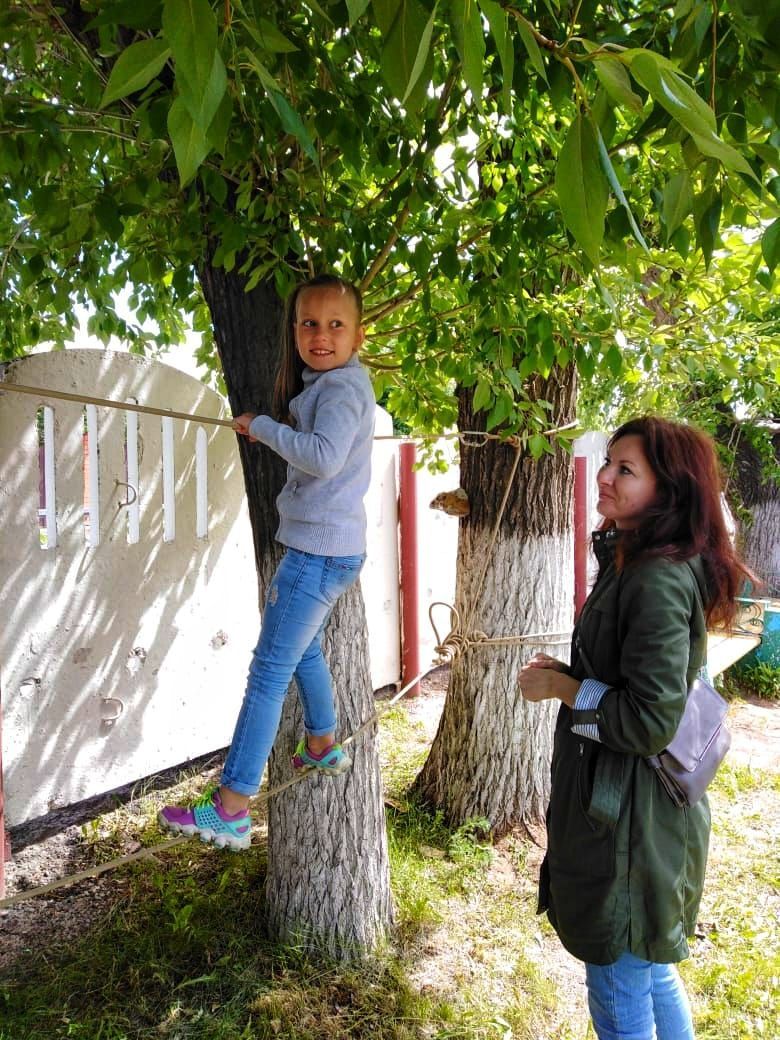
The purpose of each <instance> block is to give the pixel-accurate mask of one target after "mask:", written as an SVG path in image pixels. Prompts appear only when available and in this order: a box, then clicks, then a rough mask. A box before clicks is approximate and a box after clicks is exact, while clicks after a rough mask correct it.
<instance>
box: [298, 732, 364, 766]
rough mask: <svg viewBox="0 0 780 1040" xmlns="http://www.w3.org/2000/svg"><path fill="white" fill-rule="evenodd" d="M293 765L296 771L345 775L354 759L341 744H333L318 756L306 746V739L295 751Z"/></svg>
mask: <svg viewBox="0 0 780 1040" xmlns="http://www.w3.org/2000/svg"><path fill="white" fill-rule="evenodd" d="M292 764H293V766H294V768H295V769H319V770H320V772H321V773H333V774H334V775H335V774H338V773H343V772H345V770H347V769H349V767H350V766H351V765H352V759H351V758H350V757H349V755H348V754H347V753H346V751H344V750H343V748H342V747H341V744H331V745H330V747H326V748H325V750H324V751H321V752H320V753H319V754H318V755H317V754H315V753H314V752H313V751H310V750H309V748H308V747H307V746H306V738H305V737H304V738H303V740H302V741H301V742H300V744H299V745H298V747H297V748H296V749H295V754H294V755H293V760H292Z"/></svg>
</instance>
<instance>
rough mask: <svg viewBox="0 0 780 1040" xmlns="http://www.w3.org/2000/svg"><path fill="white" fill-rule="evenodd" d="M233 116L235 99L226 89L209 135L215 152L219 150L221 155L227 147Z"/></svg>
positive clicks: (212, 121)
mask: <svg viewBox="0 0 780 1040" xmlns="http://www.w3.org/2000/svg"><path fill="white" fill-rule="evenodd" d="M232 118H233V99H232V97H231V96H230V92H229V91H227V90H226V91H225V93H224V94H223V95H222V101H221V102H220V104H219V108H218V109H217V111H216V114H215V115H214V118H213V119H212V120H211V125H210V126H209V129H208V133H207V135H206V136H207V137H208V140H209V144H210V145H211V147H212V148H213V149H214V151H215V152H219V154H220V155H224V154H225V147H226V143H227V135H228V130H229V129H230V122H231V120H232Z"/></svg>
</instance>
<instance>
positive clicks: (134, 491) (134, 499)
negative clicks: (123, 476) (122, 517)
mask: <svg viewBox="0 0 780 1040" xmlns="http://www.w3.org/2000/svg"><path fill="white" fill-rule="evenodd" d="M114 484H115V485H116V486H117V487H118V488H120V487H123V488H127V501H126V502H120V503H119V505H118V506H117V509H125V508H127V506H132V505H134V504H135V503H136V502H137V501H138V489H137V488H135V487H133V485H132V484H128V483H127V481H125V480H115V481H114ZM131 492H132V495H133V497H132V498H130V494H131Z"/></svg>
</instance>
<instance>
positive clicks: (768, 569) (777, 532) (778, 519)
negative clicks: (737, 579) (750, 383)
mask: <svg viewBox="0 0 780 1040" xmlns="http://www.w3.org/2000/svg"><path fill="white" fill-rule="evenodd" d="M772 444H773V445H774V450H775V465H780V432H778V433H775V434H774V436H773V437H772ZM733 479H734V482H735V484H736V486H737V489H738V491H739V497H740V500H741V505H742V506H743V508H744V509H746V510H747V511H748V512H749V513H750V520H749V521H747V522H745V521H743V522H742V523H741V524H740V534H739V547H740V550H741V552H742V554H743V555H744V557H745V560H746V561H747V563H748V564H749V566H750V567H751V568H752V569H753V570H754V571H755V573H756V574H757V575H758V576H759V577H760V578H761V579H762V580H763V581H764V582H765V583H766V593H767V594H769V595H772V596H777V595H780V483H778V481H777V480H774V479H772V478H771V477H770V478H767V476H766V474H765V472H764V467H763V465H762V460H761V458H760V456H759V454H758V452H757V451H756V450H755V448H754V447H753V446H752V445H751V444H749V443H747V442H746V441H745V440H744V439H743V440H742V441H740V444H739V447H738V448H737V457H736V462H735V465H734V478H733Z"/></svg>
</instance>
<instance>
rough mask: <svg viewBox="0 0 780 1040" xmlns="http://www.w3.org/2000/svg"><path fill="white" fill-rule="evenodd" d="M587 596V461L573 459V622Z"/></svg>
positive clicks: (585, 459) (584, 458)
mask: <svg viewBox="0 0 780 1040" xmlns="http://www.w3.org/2000/svg"><path fill="white" fill-rule="evenodd" d="M587 594H588V459H587V457H586V456H583V455H575V457H574V620H575V621H576V620H577V618H578V617H579V614H580V611H581V610H582V605H583V603H584V602H585V597H586V596H587Z"/></svg>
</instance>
